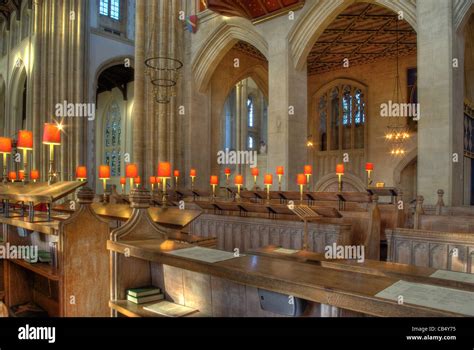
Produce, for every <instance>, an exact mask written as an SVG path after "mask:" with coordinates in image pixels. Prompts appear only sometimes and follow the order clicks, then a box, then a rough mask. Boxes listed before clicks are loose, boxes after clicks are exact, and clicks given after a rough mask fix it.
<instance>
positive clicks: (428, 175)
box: [417, 0, 463, 205]
mask: <svg viewBox="0 0 474 350" xmlns="http://www.w3.org/2000/svg"><path fill="white" fill-rule="evenodd" d="M417 24H418V98H419V102H420V107H421V118H420V121H419V122H418V186H417V187H418V195H421V196H423V197H424V198H425V199H426V202H427V203H431V204H434V203H436V191H437V190H438V189H439V188H442V189H444V191H445V202H446V205H451V204H453V203H457V202H458V199H459V200H460V198H458V197H460V196H459V189H458V187H457V184H458V183H460V182H461V180H460V178H459V176H460V174H461V172H460V169H461V167H460V166H459V164H461V162H462V158H463V154H462V148H461V149H459V142H458V141H455V138H456V137H458V136H457V135H458V134H459V130H458V128H459V123H458V122H457V121H456V119H457V118H459V119H462V116H458V115H455V114H454V110H455V109H454V94H453V93H454V91H453V87H454V86H455V85H456V84H455V78H456V76H455V73H454V71H455V68H453V24H452V3H451V1H445V0H432V1H418V2H417ZM458 93H459V91H458ZM461 125H462V122H461ZM461 132H462V128H461ZM453 153H457V154H458V157H459V159H458V160H459V162H460V163H457V164H456V163H454V162H453Z"/></svg>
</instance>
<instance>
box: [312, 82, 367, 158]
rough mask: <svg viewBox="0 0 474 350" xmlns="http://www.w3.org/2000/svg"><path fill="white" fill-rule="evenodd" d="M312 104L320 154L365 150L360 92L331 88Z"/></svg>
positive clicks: (363, 118) (345, 88) (364, 111)
mask: <svg viewBox="0 0 474 350" xmlns="http://www.w3.org/2000/svg"><path fill="white" fill-rule="evenodd" d="M316 101H318V104H317V110H318V115H319V150H320V151H328V150H331V151H336V150H341V149H342V150H350V149H361V148H364V147H365V136H364V134H365V120H366V101H365V96H364V91H363V89H361V88H357V87H354V86H352V85H347V84H340V85H336V86H332V87H331V88H330V89H328V90H327V91H325V92H323V94H321V95H319V96H318V100H316Z"/></svg>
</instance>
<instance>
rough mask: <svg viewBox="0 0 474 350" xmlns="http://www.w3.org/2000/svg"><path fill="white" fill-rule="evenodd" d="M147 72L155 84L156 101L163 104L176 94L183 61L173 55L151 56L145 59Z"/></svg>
mask: <svg viewBox="0 0 474 350" xmlns="http://www.w3.org/2000/svg"><path fill="white" fill-rule="evenodd" d="M145 66H146V67H147V69H146V74H147V75H148V76H149V78H150V82H151V84H152V85H153V95H154V96H155V101H156V102H158V103H162V104H167V103H169V102H170V100H171V97H174V96H176V85H177V83H178V79H179V70H180V69H181V68H183V63H182V62H181V61H180V60H178V59H176V58H171V57H161V56H156V57H149V58H147V59H146V60H145Z"/></svg>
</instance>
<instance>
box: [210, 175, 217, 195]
mask: <svg viewBox="0 0 474 350" xmlns="http://www.w3.org/2000/svg"><path fill="white" fill-rule="evenodd" d="M210 182H211V186H212V199H213V200H214V199H215V198H216V186H217V185H218V184H219V177H218V176H216V175H211V179H210Z"/></svg>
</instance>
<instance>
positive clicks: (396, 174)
mask: <svg viewBox="0 0 474 350" xmlns="http://www.w3.org/2000/svg"><path fill="white" fill-rule="evenodd" d="M417 157H418V148H416V147H415V148H414V149H412V150H411V151H410V152H408V153H407V155H406V156H405V157H403V158H402V159H401V160H400V161H399V162H398V164H397V166H396V167H395V169H393V182H394V184H395V186H396V187H397V186H398V185H400V182H401V179H402V172H403V170H404V169H405V168H406V167H407V166H408V165H409V164H410V163H411V162H413V161H414V160H415V159H416V158H417Z"/></svg>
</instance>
